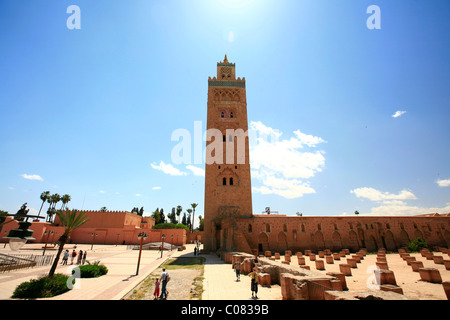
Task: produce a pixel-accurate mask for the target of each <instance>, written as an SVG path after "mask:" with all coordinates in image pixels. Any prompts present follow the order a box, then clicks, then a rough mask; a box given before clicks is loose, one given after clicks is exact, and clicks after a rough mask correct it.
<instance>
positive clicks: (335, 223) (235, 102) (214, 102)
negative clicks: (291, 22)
mask: <svg viewBox="0 0 450 320" xmlns="http://www.w3.org/2000/svg"><path fill="white" fill-rule="evenodd" d="M207 129H208V130H209V129H211V130H215V132H216V133H217V132H219V133H220V135H217V134H216V135H215V138H212V139H210V140H209V141H208V139H207V142H206V159H205V160H206V164H205V199H204V210H205V211H204V231H202V232H198V231H196V232H194V233H190V232H186V231H185V230H184V229H165V230H157V229H153V226H154V224H155V221H154V220H153V219H152V218H149V217H141V216H138V215H136V214H133V213H131V212H126V211H120V212H117V211H107V212H100V211H86V214H87V215H88V216H89V219H90V220H89V221H88V222H87V223H86V224H85V225H83V226H81V227H79V228H78V229H76V230H74V231H73V232H72V234H71V240H70V241H71V242H72V243H79V244H81V243H87V244H90V243H96V244H138V243H139V241H140V240H139V239H138V235H139V233H140V232H146V233H147V235H148V238H147V239H146V240H145V243H149V242H160V241H161V240H162V235H163V234H164V236H165V241H166V242H167V243H170V244H173V245H183V244H186V243H190V242H191V241H194V240H200V241H201V242H202V243H203V247H204V250H205V251H209V252H216V251H230V252H244V253H250V254H255V253H256V254H259V253H264V252H265V251H272V252H284V251H286V250H292V251H293V252H297V251H305V250H312V251H319V250H324V249H329V250H332V251H336V252H337V251H340V250H341V249H343V248H347V249H349V250H352V251H354V252H356V251H358V250H360V249H361V248H365V249H366V250H368V251H376V250H378V249H380V248H385V249H387V250H389V251H394V250H397V249H399V248H402V247H406V246H407V245H408V244H409V242H410V241H411V240H413V239H416V238H421V239H423V240H425V241H426V242H427V244H428V245H429V246H430V247H446V248H448V247H450V213H447V214H438V213H424V214H423V215H416V216H401V217H400V216H395V217H394V216H356V215H355V216H351V217H349V216H287V215H282V214H276V215H274V214H264V215H263V214H253V208H252V193H251V174H250V154H249V139H248V136H246V135H245V134H244V135H243V134H242V132H244V133H245V132H247V130H248V119H247V100H246V80H245V78H244V77H243V78H240V77H236V65H235V63H231V62H229V61H228V59H227V56H226V55H225V59H224V61H222V62H219V63H217V75H216V76H215V77H213V78H211V77H210V78H209V79H208V101H207ZM218 146H220V148H218ZM219 151H221V152H222V153H220V152H219ZM217 152H219V153H217ZM7 219H12V218H10V217H8V218H7ZM17 226H18V225H17V223H16V222H12V223H8V224H5V225H4V226H3V228H2V230H1V235H0V242H7V241H8V240H7V239H5V238H4V237H5V236H7V235H8V233H9V231H10V230H11V229H15V228H17ZM30 229H31V230H33V231H34V233H33V237H34V238H35V240H32V241H31V242H36V243H46V242H49V243H50V242H56V241H57V239H58V238H59V236H60V235H61V234H62V233H63V227H62V226H61V225H60V222H59V221H58V219H56V220H55V221H54V222H53V223H47V222H38V221H34V222H33V223H32V225H31V227H30Z"/></svg>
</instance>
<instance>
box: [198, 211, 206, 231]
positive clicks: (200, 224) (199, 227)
mask: <svg viewBox="0 0 450 320" xmlns="http://www.w3.org/2000/svg"><path fill="white" fill-rule="evenodd" d="M198 220H199V223H198V230H200V231H203V228H204V226H205V220H204V219H203V217H202V216H201V215H199V216H198Z"/></svg>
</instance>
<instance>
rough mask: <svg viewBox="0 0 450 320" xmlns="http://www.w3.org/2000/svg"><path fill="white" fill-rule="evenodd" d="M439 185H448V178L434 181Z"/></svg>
mask: <svg viewBox="0 0 450 320" xmlns="http://www.w3.org/2000/svg"><path fill="white" fill-rule="evenodd" d="M436 183H437V184H438V186H439V187H450V179H445V180H441V179H439V180H438V181H436Z"/></svg>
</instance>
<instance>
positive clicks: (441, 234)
mask: <svg viewBox="0 0 450 320" xmlns="http://www.w3.org/2000/svg"><path fill="white" fill-rule="evenodd" d="M449 230H450V216H408V217H358V216H355V217H297V216H295V217H293V216H279V215H270V216H269V215H264V216H263V215H255V216H253V217H252V218H240V219H228V220H223V221H222V230H221V244H222V245H221V248H223V249H225V250H236V251H244V252H248V253H254V250H258V249H259V250H260V251H262V252H264V251H266V250H270V251H279V252H284V251H285V250H292V251H304V250H313V251H316V252H317V251H318V250H323V249H328V248H329V249H331V250H332V251H339V250H341V249H342V248H349V249H350V250H352V251H353V252H356V251H357V250H359V249H360V248H365V249H367V250H368V251H369V252H374V251H377V250H378V249H379V248H386V249H387V250H388V251H396V250H398V249H399V248H403V247H407V245H408V244H409V242H410V241H412V240H414V239H416V238H422V239H423V240H425V241H426V242H427V244H428V245H429V246H430V247H439V246H442V247H449V246H450V231H449Z"/></svg>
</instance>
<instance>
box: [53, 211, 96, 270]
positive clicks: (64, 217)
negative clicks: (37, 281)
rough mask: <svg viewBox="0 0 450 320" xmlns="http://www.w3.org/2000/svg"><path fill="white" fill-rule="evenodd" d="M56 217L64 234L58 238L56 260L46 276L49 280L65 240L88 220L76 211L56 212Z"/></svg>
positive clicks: (80, 212) (84, 215)
mask: <svg viewBox="0 0 450 320" xmlns="http://www.w3.org/2000/svg"><path fill="white" fill-rule="evenodd" d="M56 215H57V216H58V218H59V220H60V221H61V226H63V227H64V233H63V234H62V236H61V237H60V238H59V240H58V242H59V249H58V253H57V254H56V258H55V260H54V261H53V265H52V268H51V269H50V272H49V274H48V277H49V278H51V277H53V275H54V274H55V271H56V267H57V265H58V262H59V257H60V256H61V252H62V251H63V249H64V245H65V244H66V242H67V240H68V239H69V235H70V233H71V232H72V231H73V230H75V229H76V228H78V227H79V226H81V225H83V224H84V223H86V222H87V221H88V220H89V218H88V217H87V215H86V214H85V213H84V212H82V211H78V210H76V209H74V210H68V209H67V210H65V211H57V212H56Z"/></svg>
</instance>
